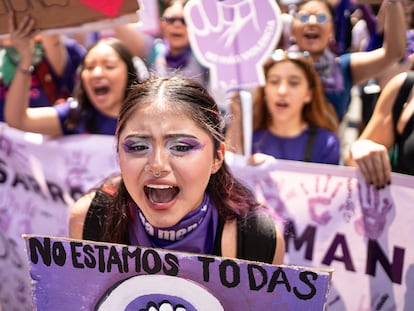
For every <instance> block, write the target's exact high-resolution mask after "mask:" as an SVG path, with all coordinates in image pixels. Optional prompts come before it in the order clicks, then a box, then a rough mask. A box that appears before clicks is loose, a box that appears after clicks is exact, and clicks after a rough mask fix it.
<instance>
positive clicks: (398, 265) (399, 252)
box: [365, 240, 405, 284]
mask: <svg viewBox="0 0 414 311" xmlns="http://www.w3.org/2000/svg"><path fill="white" fill-rule="evenodd" d="M404 255H405V250H404V249H403V248H400V247H394V254H393V258H392V263H391V262H389V261H388V259H387V256H386V255H385V253H384V251H383V250H382V249H381V246H380V245H379V244H378V242H377V241H375V240H369V241H368V255H367V264H366V271H365V273H366V274H368V275H372V276H375V275H376V267H377V265H376V263H377V262H380V263H381V266H382V267H383V268H384V271H385V273H386V274H387V275H388V277H389V278H390V280H391V281H392V282H393V283H397V284H402V278H403V276H402V275H403V268H404Z"/></svg>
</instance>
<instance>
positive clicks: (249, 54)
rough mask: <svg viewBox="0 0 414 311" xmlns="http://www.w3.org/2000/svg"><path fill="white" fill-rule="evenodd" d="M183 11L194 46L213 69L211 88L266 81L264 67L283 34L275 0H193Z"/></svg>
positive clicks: (242, 85) (241, 85)
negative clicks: (265, 61)
mask: <svg viewBox="0 0 414 311" xmlns="http://www.w3.org/2000/svg"><path fill="white" fill-rule="evenodd" d="M184 14H185V18H186V22H187V24H188V34H189V39H190V43H191V48H192V50H193V51H194V54H195V56H196V57H197V59H198V60H199V61H200V62H201V63H202V64H203V65H204V66H206V67H208V68H209V69H210V82H211V85H212V88H213V89H215V88H225V89H231V88H240V87H245V86H252V85H258V84H263V83H264V76H263V70H262V68H261V66H262V64H263V62H264V60H265V59H266V57H268V56H269V55H270V52H271V51H273V50H274V49H275V47H276V45H277V42H278V41H279V39H280V36H281V33H282V15H281V13H280V9H279V6H278V5H277V2H276V1H274V0H262V1H253V0H238V1H234V0H233V1H202V0H190V1H189V2H188V3H187V4H186V6H185V8H184Z"/></svg>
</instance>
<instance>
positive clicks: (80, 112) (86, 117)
mask: <svg viewBox="0 0 414 311" xmlns="http://www.w3.org/2000/svg"><path fill="white" fill-rule="evenodd" d="M101 44H103V45H108V46H110V47H111V48H112V49H114V51H115V52H116V53H117V54H118V55H119V57H120V58H121V60H122V61H123V62H124V63H125V65H126V66H127V72H128V78H127V85H126V88H125V95H124V98H125V97H126V96H127V94H128V89H129V88H130V87H131V86H132V85H133V84H134V83H136V82H137V81H138V73H137V70H136V68H135V66H134V62H133V56H132V54H131V53H130V51H129V50H128V48H127V47H126V46H125V45H124V44H123V43H122V42H121V41H120V40H119V39H117V38H112V37H110V38H104V39H101V40H98V41H97V42H96V43H95V44H93V45H91V46H90V47H89V48H88V51H87V53H86V55H85V56H84V58H83V60H82V62H81V64H80V66H79V69H78V72H79V80H78V83H77V85H76V88H75V91H74V97H75V98H76V101H77V106H74V108H73V109H71V111H70V114H69V117H68V120H67V127H68V128H69V129H75V128H76V127H77V126H78V124H79V123H80V122H82V121H83V122H85V127H86V130H87V131H88V132H89V133H91V134H99V133H98V126H97V124H96V120H95V117H96V115H95V113H94V112H95V111H96V109H95V108H94V107H93V105H92V103H91V100H90V99H89V97H88V95H87V93H86V91H85V87H84V85H83V81H82V78H81V75H82V72H83V69H84V66H85V58H86V56H87V55H88V53H89V52H90V51H91V50H92V49H93V48H95V47H96V46H98V45H101Z"/></svg>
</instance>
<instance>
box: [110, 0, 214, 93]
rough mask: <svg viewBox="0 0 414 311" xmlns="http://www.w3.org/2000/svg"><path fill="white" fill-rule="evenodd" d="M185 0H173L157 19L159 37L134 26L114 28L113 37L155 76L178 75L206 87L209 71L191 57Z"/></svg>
mask: <svg viewBox="0 0 414 311" xmlns="http://www.w3.org/2000/svg"><path fill="white" fill-rule="evenodd" d="M186 2H187V1H185V0H173V1H170V2H169V4H168V5H167V6H166V7H165V9H164V11H163V14H162V17H161V19H160V30H161V36H162V38H155V37H152V36H149V35H146V34H144V33H143V32H141V31H139V30H137V29H136V28H135V26H134V25H132V24H128V25H122V26H118V27H116V28H115V32H116V35H117V36H118V37H119V38H120V39H121V40H122V41H123V42H124V43H125V44H126V45H127V46H128V48H129V49H130V50H131V51H132V52H133V54H135V55H137V56H139V57H141V58H142V59H143V60H144V61H145V62H146V64H147V66H148V68H149V69H150V71H151V72H153V73H155V74H156V75H158V76H173V75H180V76H184V77H188V78H193V79H194V80H196V81H197V82H199V83H201V84H202V85H203V86H204V87H207V86H208V81H209V78H208V70H207V69H206V68H204V67H203V66H201V65H200V63H199V62H198V61H197V59H196V58H195V57H194V55H193V53H192V50H191V46H190V41H189V39H188V32H187V25H186V23H185V19H184V5H185V3H186Z"/></svg>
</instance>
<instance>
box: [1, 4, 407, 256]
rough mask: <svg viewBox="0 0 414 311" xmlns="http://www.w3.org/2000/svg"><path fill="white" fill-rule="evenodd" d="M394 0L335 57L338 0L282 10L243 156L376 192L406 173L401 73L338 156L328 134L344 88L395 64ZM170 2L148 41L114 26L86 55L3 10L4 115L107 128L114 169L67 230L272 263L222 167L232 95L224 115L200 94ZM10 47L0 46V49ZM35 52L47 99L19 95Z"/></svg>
mask: <svg viewBox="0 0 414 311" xmlns="http://www.w3.org/2000/svg"><path fill="white" fill-rule="evenodd" d="M404 1H406V0H383V1H382V3H381V4H380V6H381V7H382V9H380V10H382V11H381V12H382V14H383V16H382V18H383V33H381V36H382V40H381V44H379V45H378V47H377V48H375V49H371V50H367V51H358V52H350V51H341V52H340V53H339V54H336V53H337V51H338V50H337V49H335V48H334V47H333V40H334V39H335V38H337V37H338V36H337V32H336V30H335V29H336V28H335V27H338V25H337V24H336V21H337V20H338V19H336V18H335V11H337V8H338V4H337V6H336V7H335V6H333V5H332V3H330V2H328V1H325V0H307V1H304V2H301V3H298V4H296V5H295V6H294V8H293V9H292V7H291V6H290V7H289V13H285V14H290V17H291V22H290V28H289V31H288V32H285V33H284V36H289V40H286V38H283V40H281V41H280V42H279V45H278V46H277V47H275V51H274V52H273V53H272V54H271V55H269V57H268V59H267V60H266V61H265V62H264V64H263V72H264V75H265V84H264V85H263V86H260V87H257V88H256V89H255V90H254V91H253V103H252V104H253V115H252V122H253V135H252V137H251V139H252V150H251V154H252V155H251V159H250V163H252V164H253V165H259V164H260V163H261V162H263V161H266V160H267V159H270V158H277V159H284V160H294V161H305V162H314V163H325V164H330V165H340V164H347V165H354V166H358V167H359V168H360V169H361V171H362V173H363V174H364V176H365V177H366V178H367V180H368V181H369V182H370V183H372V184H374V185H375V186H377V187H378V189H381V188H383V187H385V186H387V185H389V184H390V182H391V172H392V171H395V172H399V173H404V174H411V175H412V174H414V169H413V167H412V166H411V164H410V163H411V162H410V160H409V159H412V158H413V152H414V148H413V146H414V144H413V138H412V137H414V136H413V124H414V123H413V120H414V117H413V113H414V108H413V107H414V98H413V97H412V94H411V93H412V92H411V90H412V82H413V81H414V80H413V78H412V76H413V74H412V73H411V71H410V70H409V69H408V70H407V69H405V70H404V71H403V72H398V73H396V74H395V77H394V78H392V79H391V80H390V81H389V82H388V83H387V84H386V85H385V86H384V88H383V90H382V92H381V95H380V97H379V98H378V102H377V104H376V107H375V110H374V112H373V115H372V118H371V119H370V121H369V123H368V124H367V126H366V128H365V129H364V131H363V132H362V134H361V137H360V138H359V139H358V140H357V141H356V142H355V143H354V144H353V145H352V146H351V148H350V152H349V153H347V154H346V155H345V157H344V158H343V159H342V158H341V141H340V138H339V136H338V125H339V124H340V122H342V120H343V117H344V115H345V113H346V112H347V109H348V107H349V104H350V97H351V88H352V87H353V86H358V85H361V84H362V83H365V82H366V81H368V80H369V79H371V78H373V77H377V76H380V75H381V74H383V73H384V72H385V71H387V68H391V66H392V65H393V64H395V63H398V62H400V63H401V62H404V61H406V59H408V58H407V57H406V50H407V38H406V36H405V35H404V34H405V33H406V30H407V26H406V22H405V19H406V15H407V14H406V13H407V12H406V11H407V10H408V9H410V10H411V8H410V7H407V6H404V5H403V4H404ZM164 4H165V3H164ZM184 6H185V1H170V2H169V3H168V4H167V5H165V8H163V10H162V13H161V18H160V30H161V32H160V36H159V37H154V36H149V35H147V34H145V33H143V32H141V31H140V30H139V29H137V28H135V27H133V26H132V25H122V26H118V27H116V28H115V29H114V35H113V36H111V37H109V38H102V39H99V40H98V41H96V43H94V44H93V45H91V46H88V47H85V48H87V49H83V46H82V45H81V44H79V43H78V44H76V43H72V45H71V46H77V47H78V48H77V49H76V50H75V52H76V53H75V52H73V50H74V49H69V47H68V46H69V45H68V43H67V42H69V41H68V40H67V38H62V37H60V36H57V35H54V36H50V35H49V36H47V35H41V36H39V35H38V34H36V32H35V24H36V21H35V20H34V19H33V18H32V17H30V16H27V17H26V18H24V19H23V20H22V21H21V22H20V23H16V22H15V18H14V16H10V17H9V24H10V26H9V27H10V40H9V41H10V42H9V43H7V44H9V45H8V46H10V47H13V51H14V52H13V53H14V54H13V55H17V56H18V57H16V58H14V59H15V60H14V63H13V68H12V73H11V74H10V75H11V76H10V78H8V80H6V78H7V77H8V76H7V75H6V68H5V63H4V62H3V68H2V69H1V70H2V71H3V72H4V73H3V75H2V83H3V85H4V87H2V89H3V88H4V89H5V88H6V87H5V86H6V84H7V96H6V95H4V96H3V97H4V102H3V103H2V105H3V106H2V110H4V121H5V122H6V123H7V124H8V125H10V126H12V127H15V128H18V129H21V130H23V131H30V132H37V133H41V134H44V135H50V136H53V137H59V136H62V135H71V134H80V133H91V134H104V135H114V137H115V139H116V142H117V152H118V158H119V165H120V172H121V173H120V176H116V177H113V178H110V179H108V180H105V181H103V182H102V185H100V186H99V187H97V188H96V189H93V191H91V192H90V193H87V194H85V196H84V197H82V198H81V199H80V200H79V201H78V202H76V204H75V206H74V207H73V209H72V213H71V216H70V236H71V237H74V238H84V239H92V240H97V241H107V242H116V243H131V244H133V245H142V246H151V247H159V248H167V249H174V250H181V251H191V252H197V253H202V254H214V255H220V256H221V255H222V256H229V257H237V258H243V259H250V260H259V261H264V262H269V263H275V264H280V263H283V256H284V251H285V247H284V241H283V236H282V235H281V233H280V232H279V229H278V228H277V227H276V226H275V224H274V222H273V221H272V219H271V218H269V216H268V215H267V213H266V210H265V209H264V208H263V207H261V206H260V204H259V203H258V202H257V201H256V199H255V198H254V196H253V194H252V193H251V192H250V191H249V189H247V188H246V187H245V186H244V185H243V184H241V183H240V182H239V181H238V180H237V179H236V178H235V177H234V176H233V175H232V174H231V172H230V170H229V169H228V167H227V165H226V163H225V161H224V154H225V152H226V148H227V149H228V150H231V151H232V152H235V153H242V152H243V150H244V149H243V126H242V124H241V122H242V119H243V118H242V117H241V114H242V109H241V106H240V97H239V94H238V93H237V92H232V93H229V94H228V103H229V110H228V113H229V114H230V116H231V118H229V120H231V121H228V120H226V117H227V115H223V113H222V111H221V110H220V109H219V106H220V105H219V104H220V103H218V102H217V100H216V99H215V98H214V96H212V95H211V94H209V93H210V92H209V81H208V79H209V78H208V76H209V75H208V69H207V68H204V67H203V66H202V65H200V63H199V62H198V61H197V59H196V57H195V56H194V54H193V53H192V50H191V45H190V43H189V39H188V33H187V29H186V27H187V26H186V21H185V18H184V13H183V12H184ZM374 35H375V34H373V36H374ZM376 35H378V36H379V34H378V33H376ZM287 43H289V44H288V45H287ZM336 43H337V45H338V46H339V45H340V44H339V43H344V42H336ZM7 44H6V43H5V45H7ZM285 45H286V46H285ZM10 50H11V49H10V48H7V51H6V48H5V49H4V51H6V52H7V53H6V54H7V55H9V54H10V55H11V51H10ZM39 51H41V52H39ZM73 55H76V57H72V56H73ZM8 59H12V60H13V58H10V57H9V58H8ZM43 59H44V60H45V61H46V64H47V67H48V70H49V71H50V72H51V73H50V74H49V78H50V79H51V80H52V81H55V82H56V83H54V84H55V92H54V94H55V96H54V97H53V98H52V99H50V100H46V97H44V98H45V99H42V98H43V97H40V98H37V103H34V99H33V93H34V92H33V89H34V88H36V87H37V88H38V89H41V90H43V91H45V90H46V88H45V87H43V86H42V85H41V84H39V83H37V84H36V81H38V76H39V74H37V75H36V74H35V73H36V72H37V68H38V67H39V64H40V63H42V60H43ZM141 63H145V65H146V66H145V67H143V66H139V65H138V64H141ZM148 76H149V78H148ZM195 78H197V79H195ZM66 80H69V82H66ZM196 80H198V81H196ZM39 100H40V101H42V100H43V102H42V103H40V104H39ZM391 150H396V153H395V154H396V156H395V157H392V158H391V152H390V151H391ZM391 159H392V160H393V161H391ZM147 224H150V225H151V226H152V227H153V228H155V230H158V229H161V228H164V229H165V228H169V230H175V231H177V230H181V229H182V228H184V227H185V228H188V227H189V226H192V227H193V228H196V229H194V230H192V231H191V232H188V233H187V234H185V235H184V236H183V237H181V238H180V239H179V240H177V241H167V240H163V239H162V238H160V237H158V236H156V235H153V234H150V233H149V232H148V231H146V228H147V227H148V226H147ZM250 235H252V236H253V237H254V238H256V239H257V241H263V245H262V247H261V249H262V250H263V251H256V252H253V253H251V252H250V250H249V247H248V246H249V245H247V242H246V241H248V240H249V239H250V238H251V237H250ZM246 236H248V237H246ZM243 245H245V246H243Z"/></svg>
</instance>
